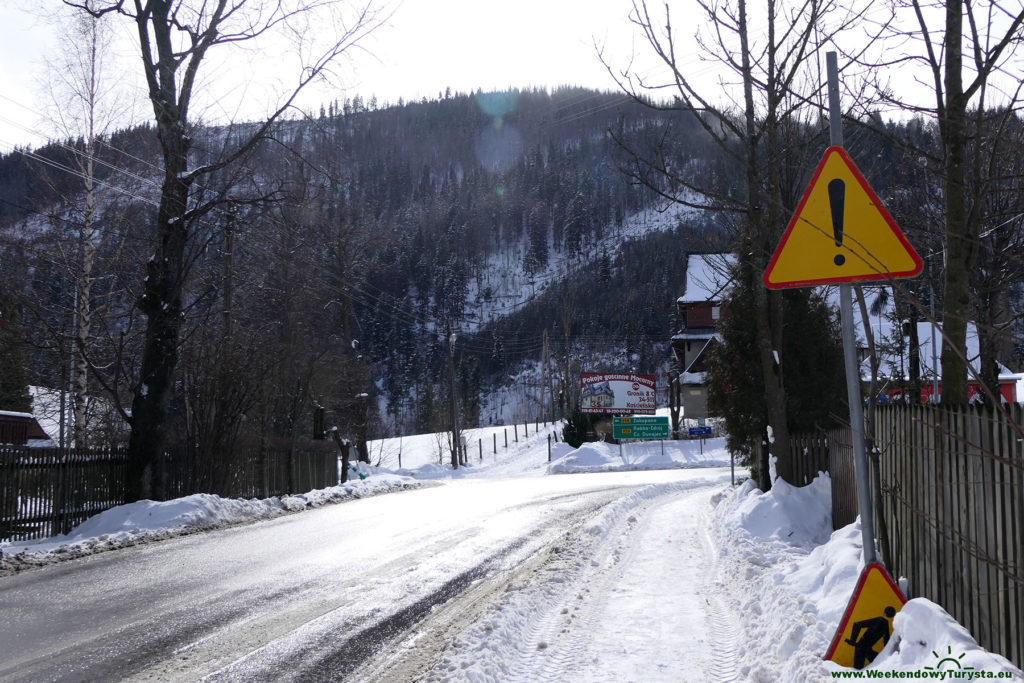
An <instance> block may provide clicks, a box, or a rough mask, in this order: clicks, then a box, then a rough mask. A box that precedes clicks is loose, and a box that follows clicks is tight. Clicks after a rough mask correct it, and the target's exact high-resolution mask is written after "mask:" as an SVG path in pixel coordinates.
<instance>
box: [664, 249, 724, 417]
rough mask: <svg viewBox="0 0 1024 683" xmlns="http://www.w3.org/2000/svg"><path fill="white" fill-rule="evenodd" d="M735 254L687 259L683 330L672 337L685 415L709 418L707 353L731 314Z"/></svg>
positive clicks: (681, 308) (682, 299) (681, 313)
mask: <svg viewBox="0 0 1024 683" xmlns="http://www.w3.org/2000/svg"><path fill="white" fill-rule="evenodd" d="M735 263H736V257H735V256H733V255H732V254H691V255H690V256H689V257H688V258H687V260H686V285H685V289H684V291H683V295H682V296H680V297H679V298H678V299H676V308H677V310H678V311H679V317H680V319H681V320H682V329H680V331H679V332H678V333H677V334H675V335H674V336H673V337H672V352H673V353H674V354H675V357H676V359H677V360H678V361H679V366H680V367H681V368H683V372H682V373H681V374H680V375H679V382H680V384H681V385H682V403H683V415H684V416H686V417H688V418H702V417H708V408H707V386H706V379H707V353H708V351H709V350H710V349H711V347H712V346H713V345H715V344H717V343H719V342H720V337H719V336H718V332H717V328H718V322H719V320H721V319H722V318H724V317H728V315H729V312H728V310H726V309H725V308H724V307H723V306H722V302H723V301H724V299H725V296H726V294H727V293H728V291H729V287H730V286H731V284H732V267H733V265H734V264H735Z"/></svg>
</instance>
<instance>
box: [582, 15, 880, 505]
mask: <svg viewBox="0 0 1024 683" xmlns="http://www.w3.org/2000/svg"><path fill="white" fill-rule="evenodd" d="M750 4H751V3H748V2H747V1H746V0H737V2H736V3H735V4H732V3H726V2H717V1H715V0H699V1H698V2H697V6H698V7H699V9H700V11H701V14H702V18H703V22H702V23H701V24H699V26H700V28H699V29H698V31H697V33H696V35H695V36H694V40H695V41H696V44H697V45H698V46H699V47H700V49H701V52H702V54H703V55H704V56H705V57H706V58H707V59H708V60H710V61H714V62H716V63H717V64H719V65H720V66H721V67H722V70H723V71H722V73H724V74H727V76H723V77H721V78H720V81H719V84H718V87H717V88H716V87H709V86H708V85H706V84H704V83H702V82H700V81H699V80H695V79H694V78H693V77H692V76H691V74H690V73H688V69H687V67H686V65H685V64H684V63H683V61H682V54H681V53H680V52H679V51H678V46H679V45H681V44H683V43H684V42H687V41H689V39H688V38H683V37H681V36H680V35H679V34H678V32H677V29H676V28H675V27H674V26H673V24H672V14H671V11H670V7H669V5H668V4H667V3H666V4H665V7H664V12H662V13H652V12H651V11H650V8H649V6H648V3H647V2H646V1H645V0H634V2H633V11H632V14H631V17H630V18H631V20H632V22H633V24H634V25H635V26H637V27H638V28H639V31H640V32H641V34H642V35H643V37H644V39H645V41H646V43H647V46H648V47H649V48H650V50H651V51H652V52H653V54H654V56H655V57H656V58H657V61H658V63H659V65H660V66H663V67H664V68H665V69H667V72H668V74H669V75H668V77H667V79H664V80H659V81H655V80H652V79H651V78H650V77H644V76H643V75H642V74H636V73H632V72H630V71H629V70H626V71H624V72H618V71H616V70H615V69H614V68H612V67H611V66H610V65H608V64H607V62H606V66H608V69H609V72H610V73H611V74H612V76H613V77H614V78H616V81H617V82H618V84H619V86H620V87H621V88H622V89H623V90H624V91H625V92H626V93H627V94H629V95H631V96H632V97H633V98H634V99H635V100H637V101H639V102H644V103H647V104H650V105H651V106H654V107H657V108H660V109H674V110H678V111H680V112H682V113H689V114H691V115H692V116H693V117H695V119H696V120H697V122H698V123H699V124H700V126H701V127H702V128H703V129H704V132H705V133H706V134H707V135H708V136H709V137H710V138H711V139H712V140H713V141H714V142H715V143H716V144H717V145H718V146H719V148H720V149H721V150H723V151H724V153H725V154H726V155H727V156H728V157H729V158H730V159H731V160H732V161H734V162H735V164H736V167H737V168H738V169H740V170H739V172H738V176H739V179H738V182H736V183H735V184H734V185H725V186H724V187H723V186H722V185H718V186H715V185H712V184H710V183H709V182H708V178H707V176H706V175H699V174H694V173H689V172H687V171H688V169H687V166H686V165H685V164H681V163H678V161H679V160H677V159H674V158H673V157H672V152H671V144H670V143H671V141H670V140H667V139H666V140H664V141H662V142H661V143H659V144H658V145H657V147H656V148H655V149H654V151H653V152H643V151H637V150H636V149H630V148H629V146H628V145H626V150H627V154H628V156H629V166H628V173H629V174H630V175H631V176H632V177H633V178H634V179H635V180H637V181H638V182H642V183H644V184H646V185H647V186H649V187H651V188H652V189H654V190H655V191H656V192H658V193H659V194H661V195H662V196H664V197H666V198H667V199H669V200H671V201H674V202H679V203H683V204H688V205H691V206H696V207H698V208H704V209H708V210H712V211H716V212H718V213H719V214H720V215H721V216H722V221H723V222H725V223H726V224H728V225H731V226H733V227H734V229H735V245H736V247H735V248H736V251H737V252H738V254H739V257H740V258H739V275H740V277H739V278H738V286H741V287H744V291H746V292H749V295H750V296H751V297H753V300H754V304H755V305H754V324H755V325H756V328H757V335H756V339H757V349H756V353H757V358H758V363H759V365H760V376H761V379H762V386H763V390H764V395H763V397H762V398H763V400H764V402H765V406H766V410H767V421H768V425H767V426H768V427H770V429H771V432H772V433H771V435H770V436H771V437H772V438H770V439H769V441H770V443H771V447H770V448H771V452H772V455H774V456H775V458H776V463H777V467H778V473H779V475H780V476H781V477H783V478H784V479H790V480H791V479H792V477H791V476H790V463H789V423H790V417H791V416H790V415H789V409H788V402H787V388H786V383H785V368H784V367H783V366H782V365H781V364H780V362H779V354H780V353H781V349H782V348H783V346H784V344H783V338H784V335H785V333H786V327H785V320H784V316H783V313H784V306H783V297H784V296H790V297H792V296H793V294H792V293H789V294H782V293H779V292H776V291H768V290H766V289H765V288H764V287H763V286H762V285H761V273H762V272H763V271H764V268H765V266H766V265H767V263H768V259H769V258H770V256H771V253H772V251H773V250H774V247H775V244H776V243H777V241H778V238H779V236H780V235H781V228H782V227H783V226H784V225H785V223H786V219H787V217H788V215H789V214H790V213H791V212H792V208H793V207H794V206H795V200H796V199H797V198H798V196H799V191H800V189H801V184H802V179H801V175H800V173H801V171H800V168H801V166H803V167H806V166H809V165H810V163H809V161H810V157H809V156H808V154H809V152H808V149H807V147H808V140H807V139H806V135H805V133H804V131H806V130H807V129H808V128H811V129H813V127H810V126H808V124H809V123H812V122H813V118H812V116H813V115H815V114H817V113H818V111H819V107H820V102H821V90H822V86H823V84H822V83H821V80H820V79H815V78H809V76H811V75H813V74H809V73H808V72H809V71H811V69H812V67H813V66H814V63H813V62H812V57H813V55H814V53H815V52H816V51H817V49H818V48H819V46H822V45H825V44H828V43H830V42H831V41H832V40H833V39H834V38H835V37H836V36H837V35H838V34H839V33H840V32H841V31H842V30H844V29H846V28H848V27H850V26H852V25H853V24H854V23H855V22H856V21H858V19H859V18H860V16H861V14H859V13H857V12H855V11H853V10H848V9H844V8H841V7H839V6H838V5H836V4H835V3H832V2H824V1H819V0H809V1H807V2H803V3H799V4H797V5H784V4H783V3H781V2H777V1H776V0H766V1H765V2H764V3H758V4H757V7H758V9H760V10H761V11H762V13H763V16H762V17H760V18H759V19H760V21H758V22H755V21H754V20H753V19H752V18H751V17H750V15H749V6H750ZM761 21H763V22H764V25H763V26H761ZM755 24H757V25H759V26H761V27H762V28H763V31H761V32H756V31H754V30H752V26H754V25H755ZM687 25H692V22H691V21H689V20H688V22H687ZM603 58H604V57H603V56H602V59H603ZM723 93H724V94H725V96H726V97H730V96H731V97H733V100H732V101H729V100H725V101H723V100H722V99H721V97H722V95H723ZM666 97H670V98H671V104H668V105H665V104H658V102H659V101H660V102H664V101H665V98H666ZM801 161H804V163H803V164H801ZM737 187H739V188H742V189H736V188H737ZM765 474H766V473H765ZM760 483H761V484H762V485H763V486H764V485H767V481H766V480H762V481H761V482H760Z"/></svg>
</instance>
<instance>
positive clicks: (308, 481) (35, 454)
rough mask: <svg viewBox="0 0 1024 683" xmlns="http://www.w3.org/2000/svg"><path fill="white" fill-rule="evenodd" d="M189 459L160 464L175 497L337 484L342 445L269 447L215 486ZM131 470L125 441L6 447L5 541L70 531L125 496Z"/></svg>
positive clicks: (2, 476)
mask: <svg viewBox="0 0 1024 683" xmlns="http://www.w3.org/2000/svg"><path fill="white" fill-rule="evenodd" d="M189 458H191V459H192V460H193V461H194V460H195V458H196V454H195V453H194V452H188V453H185V452H180V451H179V452H177V453H168V454H167V455H166V457H165V458H164V459H163V461H162V462H161V463H160V470H161V472H162V476H163V477H164V482H165V486H166V489H165V490H166V491H167V497H168V498H176V497H180V496H186V495H190V494H193V493H206V492H216V493H220V494H221V495H224V496H227V497H242V498H269V497H271V496H281V495H286V494H289V493H302V492H305V491H311V490H313V489H318V488H325V487H328V486H335V485H337V483H338V453H337V450H336V449H326V448H325V449H311V450H301V451H298V450H296V451H290V452H289V451H269V452H265V453H263V454H262V455H255V456H253V457H251V458H247V459H244V460H241V461H237V462H233V463H232V465H231V468H230V470H231V471H230V473H229V475H228V476H226V477H224V478H223V480H222V481H221V482H220V484H219V485H218V487H217V489H216V490H214V489H212V488H210V482H209V481H208V480H207V479H206V478H204V477H203V476H201V472H202V471H203V470H202V469H200V468H196V467H190V466H189V463H188V459H189ZM193 464H194V462H193ZM197 472H199V473H200V474H197ZM126 473H127V456H126V453H125V451H124V450H123V449H119V448H112V449H111V448H107V449H71V450H68V449H50V448H28V447H25V446H0V540H3V541H16V540H30V539H34V538H45V537H47V536H53V535H56V534H63V533H67V532H68V531H70V530H71V529H72V527H74V526H76V525H78V524H81V523H82V522H84V521H85V520H86V519H88V518H89V517H92V516H93V515H96V514H99V513H100V512H103V511H104V510H107V509H109V508H111V507H114V506H115V505H120V504H122V503H124V502H125V498H126V496H125V480H126Z"/></svg>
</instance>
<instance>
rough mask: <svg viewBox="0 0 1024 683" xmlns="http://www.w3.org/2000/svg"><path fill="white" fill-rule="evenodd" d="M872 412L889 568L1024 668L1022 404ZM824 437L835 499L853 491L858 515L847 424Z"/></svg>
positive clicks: (910, 589)
mask: <svg viewBox="0 0 1024 683" xmlns="http://www.w3.org/2000/svg"><path fill="white" fill-rule="evenodd" d="M876 420H877V426H876V439H875V444H876V446H877V448H878V451H879V458H878V463H879V478H880V481H881V491H878V490H876V491H873V492H872V495H873V496H879V495H880V496H881V503H882V505H881V507H882V510H883V513H882V514H883V520H882V521H884V522H885V527H886V528H887V529H888V535H889V545H890V548H889V550H890V555H891V557H892V565H893V566H891V567H889V570H890V572H891V573H892V574H893V575H894V576H904V577H906V578H907V581H908V597H926V598H928V599H929V600H932V601H933V602H936V603H938V604H940V605H942V606H943V607H944V608H945V609H946V611H948V612H949V613H950V614H952V615H953V617H955V618H956V619H957V621H959V622H960V623H961V624H963V626H964V627H966V628H967V630H968V631H970V632H971V634H972V635H973V636H974V637H975V639H976V640H977V641H978V643H979V644H981V645H982V646H983V647H985V648H986V649H988V650H991V651H993V652H998V653H1000V654H1002V655H1003V656H1005V657H1006V658H1007V659H1009V660H1010V661H1012V662H1013V663H1014V664H1016V665H1017V666H1021V665H1022V664H1024V632H1022V624H1024V407H1022V406H1020V405H1016V404H1012V405H1003V406H1001V408H1000V409H999V410H993V409H991V408H985V407H972V406H943V405H941V404H940V405H937V406H936V405H913V406H906V405H903V406H901V405H895V406H888V407H880V408H879V409H878V412H877V418H876ZM844 432H845V433H844ZM802 438H803V437H798V438H797V439H794V441H793V448H794V451H795V450H796V449H798V448H801V447H802V446H801V445H800V444H801V443H802ZM826 441H828V447H827V450H828V451H829V452H828V462H829V468H830V469H829V471H830V473H832V472H833V471H835V472H836V474H837V475H839V476H833V477H832V493H833V506H835V499H836V498H837V497H839V498H849V499H851V500H852V501H853V508H852V509H853V514H854V515H856V491H855V489H856V486H855V483H854V481H853V478H852V476H843V474H842V473H843V471H846V472H849V473H852V470H853V463H852V460H853V454H852V451H851V450H850V449H849V447H848V446H847V447H845V448H843V447H837V446H839V445H840V444H849V443H850V435H849V430H848V429H847V430H837V431H835V432H832V433H830V435H826ZM795 464H796V465H797V466H798V467H800V466H801V463H800V461H799V460H798V461H797V462H796V463H795ZM803 476H804V472H800V473H798V475H797V479H798V481H800V480H801V477H803ZM834 522H835V520H834ZM875 525H876V529H878V528H880V525H879V523H878V521H877V520H876V523H875ZM883 556H884V553H883Z"/></svg>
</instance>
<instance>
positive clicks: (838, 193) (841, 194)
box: [828, 178, 846, 266]
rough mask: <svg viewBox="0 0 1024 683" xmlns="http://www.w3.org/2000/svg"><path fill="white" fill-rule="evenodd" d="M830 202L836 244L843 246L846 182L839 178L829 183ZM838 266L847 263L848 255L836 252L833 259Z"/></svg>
mask: <svg viewBox="0 0 1024 683" xmlns="http://www.w3.org/2000/svg"><path fill="white" fill-rule="evenodd" d="M828 203H829V206H830V207H831V209H832V233H833V234H834V235H835V238H836V246H837V247H842V246H843V210H844V208H845V206H846V183H844V182H843V181H842V180H840V179H839V178H836V179H835V180H830V181H829V183H828ZM833 261H834V262H835V264H836V265H837V266H841V265H843V264H844V263H846V257H845V256H843V255H842V254H836V257H835V258H834V259H833Z"/></svg>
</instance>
